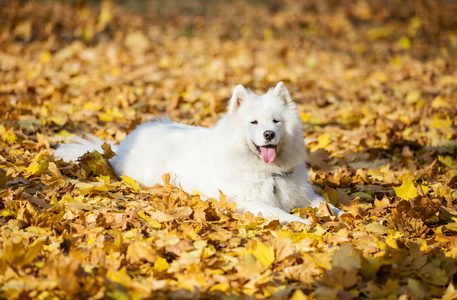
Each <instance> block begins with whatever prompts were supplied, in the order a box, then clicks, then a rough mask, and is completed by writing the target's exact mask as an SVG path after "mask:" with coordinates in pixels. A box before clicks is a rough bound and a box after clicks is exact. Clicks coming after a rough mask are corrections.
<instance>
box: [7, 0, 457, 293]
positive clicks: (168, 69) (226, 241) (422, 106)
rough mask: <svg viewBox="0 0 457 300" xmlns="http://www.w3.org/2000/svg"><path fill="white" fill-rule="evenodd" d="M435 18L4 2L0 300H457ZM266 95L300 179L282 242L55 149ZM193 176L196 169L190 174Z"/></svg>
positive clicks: (417, 4) (451, 128) (261, 225)
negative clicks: (278, 101)
mask: <svg viewBox="0 0 457 300" xmlns="http://www.w3.org/2000/svg"><path fill="white" fill-rule="evenodd" d="M456 15H457V5H456V3H455V2H453V1H415V0H412V1H378V0H374V1H356V0H354V1H343V2H339V1H319V0H310V1H293V0H290V1H282V2H274V1H266V2H263V1H249V2H247V1H246V2H245V1H234V2H232V1H206V0H201V1H151V2H145V1H125V3H116V2H109V1H104V2H95V1H89V2H80V1H68V2H66V1H55V2H54V1H36V2H35V1H8V0H6V1H2V2H1V4H0V120H1V123H0V198H1V202H0V214H1V218H0V298H2V299H3V298H8V299H15V298H20V299H40V300H44V299H60V298H61V299H103V298H108V299H109V298H113V299H145V298H177V299H189V298H219V297H221V296H222V295H225V296H226V297H227V298H238V297H246V296H248V297H254V298H267V297H273V298H283V299H287V298H291V299H314V298H316V299H360V298H368V299H375V298H376V299H397V298H399V297H400V298H402V299H429V298H443V299H455V298H457V291H456V289H455V282H456V276H457V275H456V274H457V235H456V234H457V159H456V157H457V117H456V116H457V61H456V53H457V18H456ZM278 81H284V82H285V83H286V84H287V86H288V88H289V90H290V92H291V94H292V96H293V98H294V99H295V100H296V102H297V106H298V110H299V113H300V117H301V119H302V121H303V124H304V128H305V130H304V139H305V142H306V144H307V147H308V150H309V152H310V155H309V164H310V167H311V169H310V174H309V175H310V180H311V181H312V182H313V183H314V185H315V186H316V188H317V189H318V191H319V193H320V194H322V195H323V196H324V197H325V198H327V199H328V200H329V201H330V202H332V203H334V204H337V205H338V206H340V207H342V209H343V210H344V211H345V212H347V214H345V215H343V216H342V217H341V218H339V219H338V218H335V217H333V216H330V215H329V214H326V212H325V208H323V209H322V210H323V212H322V214H321V215H320V216H319V217H315V214H316V210H315V209H311V208H299V209H296V210H294V211H293V213H295V214H298V215H300V216H302V217H305V218H309V220H311V221H312V222H313V224H312V225H311V226H305V225H303V224H298V223H291V224H288V225H286V226H280V224H279V222H278V221H276V220H272V219H267V220H265V219H263V217H262V216H254V215H252V214H249V213H247V214H246V215H240V214H237V213H235V212H234V208H235V207H234V204H230V203H227V202H226V201H225V198H224V195H223V194H222V193H221V195H220V199H209V200H208V201H202V199H201V195H200V194H199V193H198V191H195V193H194V194H193V195H188V194H186V193H184V192H183V191H182V190H180V188H179V186H173V185H171V183H170V182H171V181H170V175H164V177H163V179H164V184H163V186H155V187H152V188H144V187H141V186H139V185H138V183H136V182H135V181H134V180H133V179H131V178H129V177H127V176H123V177H121V178H116V176H115V175H114V174H113V173H112V170H111V167H110V165H109V164H108V163H107V161H106V159H107V158H109V157H111V156H112V155H114V153H112V151H111V149H110V147H109V146H108V145H106V146H105V147H104V153H98V152H94V153H87V154H85V155H84V156H83V157H81V158H80V160H79V161H78V162H75V163H67V162H63V161H62V160H56V159H55V158H54V157H53V149H55V147H56V146H57V145H58V144H59V143H61V142H63V141H64V140H65V139H68V138H69V137H70V136H71V135H72V134H78V135H81V134H82V133H84V132H87V133H92V134H94V135H95V136H97V137H99V138H101V139H104V140H109V141H112V142H119V141H121V140H122V139H124V138H125V136H126V134H127V133H128V132H130V131H131V130H132V129H133V128H135V126H136V125H138V124H140V123H142V122H145V121H148V120H152V119H154V118H157V117H160V116H163V115H165V114H168V115H169V116H170V118H171V119H173V120H178V121H180V122H184V123H187V124H199V125H203V126H212V125H214V124H215V122H216V120H217V119H218V118H219V117H220V116H221V115H222V114H224V112H225V106H226V104H227V101H228V99H229V97H230V95H231V91H232V89H233V88H234V87H235V86H236V85H237V84H243V85H245V86H247V87H250V88H251V89H253V90H254V91H256V92H259V93H260V92H264V91H265V90H266V89H267V88H270V87H273V86H274V85H275V84H276V83H277V82H278ZM195 172H199V170H195Z"/></svg>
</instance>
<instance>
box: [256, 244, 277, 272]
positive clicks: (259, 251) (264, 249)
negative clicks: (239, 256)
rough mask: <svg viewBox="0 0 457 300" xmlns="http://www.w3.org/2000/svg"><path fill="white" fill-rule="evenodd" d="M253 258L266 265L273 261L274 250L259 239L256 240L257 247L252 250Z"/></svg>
mask: <svg viewBox="0 0 457 300" xmlns="http://www.w3.org/2000/svg"><path fill="white" fill-rule="evenodd" d="M251 252H252V254H254V256H255V258H256V259H257V260H258V261H260V263H261V264H262V265H263V266H265V267H268V266H270V265H271V264H272V263H273V262H274V261H275V251H274V249H273V248H270V247H268V246H267V245H265V244H264V243H262V242H261V241H257V247H256V249H255V250H254V251H252V250H251Z"/></svg>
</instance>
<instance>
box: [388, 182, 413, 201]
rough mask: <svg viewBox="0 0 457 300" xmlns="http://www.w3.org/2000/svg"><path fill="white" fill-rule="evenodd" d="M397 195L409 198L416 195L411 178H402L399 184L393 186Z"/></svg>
mask: <svg viewBox="0 0 457 300" xmlns="http://www.w3.org/2000/svg"><path fill="white" fill-rule="evenodd" d="M394 190H395V193H396V194H397V197H400V198H402V199H404V200H409V199H413V198H416V197H417V189H416V187H415V186H414V183H413V181H412V180H411V179H407V180H404V181H403V183H402V184H401V186H399V187H394Z"/></svg>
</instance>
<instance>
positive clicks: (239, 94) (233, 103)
mask: <svg viewBox="0 0 457 300" xmlns="http://www.w3.org/2000/svg"><path fill="white" fill-rule="evenodd" d="M248 96H249V92H248V91H247V90H246V89H245V87H244V86H242V85H241V84H239V85H237V86H236V88H235V89H234V90H233V95H232V98H231V99H230V104H229V107H228V113H229V114H231V113H233V112H234V111H235V110H237V109H238V107H239V106H240V104H241V102H243V101H244V100H245V99H246V98H247V97H248Z"/></svg>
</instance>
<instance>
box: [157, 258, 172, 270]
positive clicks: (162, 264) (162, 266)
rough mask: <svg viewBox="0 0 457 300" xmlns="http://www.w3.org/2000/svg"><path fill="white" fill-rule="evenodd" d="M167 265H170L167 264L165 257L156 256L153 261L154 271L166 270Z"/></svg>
mask: <svg viewBox="0 0 457 300" xmlns="http://www.w3.org/2000/svg"><path fill="white" fill-rule="evenodd" d="M169 267H170V265H169V264H168V262H167V260H166V259H165V258H163V257H160V256H157V260H156V262H155V263H154V271H156V272H163V271H165V270H168V268H169Z"/></svg>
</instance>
